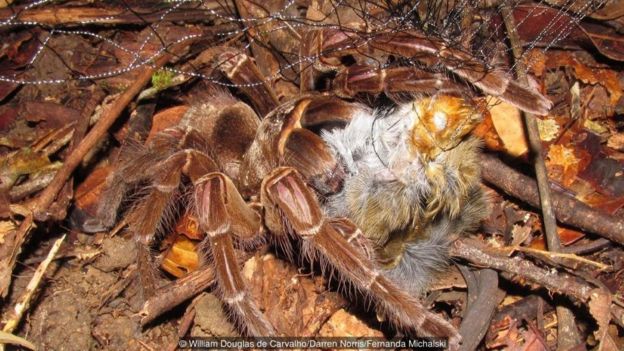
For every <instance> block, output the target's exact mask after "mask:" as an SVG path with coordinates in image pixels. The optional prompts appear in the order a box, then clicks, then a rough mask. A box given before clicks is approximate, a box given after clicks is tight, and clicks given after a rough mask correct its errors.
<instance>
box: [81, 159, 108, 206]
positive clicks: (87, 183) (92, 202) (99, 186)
mask: <svg viewBox="0 0 624 351" xmlns="http://www.w3.org/2000/svg"><path fill="white" fill-rule="evenodd" d="M111 171H112V166H104V167H99V168H96V169H95V170H94V171H93V172H91V173H90V174H89V176H88V177H87V178H86V179H85V180H84V181H83V182H82V183H80V185H79V186H78V188H77V189H76V196H75V204H76V207H78V208H80V209H81V210H82V211H84V212H86V213H88V214H90V215H92V216H94V215H95V212H96V210H97V206H98V204H99V201H100V199H101V195H102V191H104V189H105V187H106V178H107V177H108V175H109V174H110V173H111Z"/></svg>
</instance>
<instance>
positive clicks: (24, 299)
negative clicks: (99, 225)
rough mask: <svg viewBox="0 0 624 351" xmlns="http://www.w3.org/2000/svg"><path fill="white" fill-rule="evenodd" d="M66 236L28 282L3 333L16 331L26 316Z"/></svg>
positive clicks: (57, 243)
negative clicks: (31, 301) (32, 299)
mask: <svg viewBox="0 0 624 351" xmlns="http://www.w3.org/2000/svg"><path fill="white" fill-rule="evenodd" d="M65 236H66V235H63V236H62V237H61V238H60V239H58V240H56V241H55V242H54V244H53V245H52V248H51V249H50V252H48V256H47V257H46V258H45V260H43V261H42V262H41V263H40V264H39V267H37V270H35V274H34V275H33V277H32V278H31V279H30V282H28V285H27V286H26V291H25V292H24V294H23V295H22V296H21V297H20V299H19V300H18V302H17V303H16V304H15V307H14V308H13V311H12V312H13V313H12V315H11V317H10V318H9V320H8V321H6V323H5V325H4V328H2V331H4V332H7V333H12V332H13V330H15V328H16V327H17V325H18V324H19V322H20V320H21V319H22V316H23V315H24V312H26V310H28V306H29V305H30V300H31V298H32V297H33V295H34V293H35V291H36V290H37V287H38V286H39V283H40V282H41V278H43V275H44V273H45V272H46V270H47V269H48V266H49V265H50V263H51V262H52V260H53V259H54V256H55V255H56V253H57V252H58V250H59V248H60V247H61V244H62V243H63V240H65Z"/></svg>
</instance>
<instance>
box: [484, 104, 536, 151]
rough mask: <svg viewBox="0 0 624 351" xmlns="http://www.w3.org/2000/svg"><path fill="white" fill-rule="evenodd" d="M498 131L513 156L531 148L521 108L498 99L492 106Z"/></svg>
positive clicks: (491, 112)
mask: <svg viewBox="0 0 624 351" xmlns="http://www.w3.org/2000/svg"><path fill="white" fill-rule="evenodd" d="M490 114H491V115H492V122H493V124H494V128H495V129H496V133H498V136H499V137H500V139H501V140H502V141H503V145H504V146H505V149H506V150H507V152H508V153H509V154H510V155H512V156H521V155H523V154H525V153H526V152H527V151H528V150H529V146H528V145H527V142H526V137H525V135H524V124H523V122H522V117H521V115H520V110H518V108H516V107H515V106H513V105H511V104H508V103H506V102H504V101H497V102H496V103H494V106H492V107H491V108H490Z"/></svg>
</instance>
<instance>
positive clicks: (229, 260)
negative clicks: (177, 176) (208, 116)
mask: <svg viewBox="0 0 624 351" xmlns="http://www.w3.org/2000/svg"><path fill="white" fill-rule="evenodd" d="M195 204H196V212H197V216H198V220H199V224H200V229H201V230H202V231H204V232H205V233H206V239H205V242H204V243H203V245H204V246H205V247H207V249H208V250H209V254H210V256H211V257H212V261H213V264H214V266H215V271H216V277H217V282H218V287H219V290H220V292H221V295H222V299H223V301H224V302H225V303H226V304H227V306H228V307H229V308H230V310H231V311H232V312H233V313H234V314H235V316H236V317H237V318H238V322H239V324H240V325H241V326H243V327H244V328H245V329H246V330H247V333H248V334H249V335H251V336H274V335H277V332H276V331H275V328H274V327H273V326H272V325H271V323H270V322H269V321H268V320H267V319H266V318H265V317H264V315H263V314H262V312H261V311H260V309H259V308H258V306H257V305H256V303H255V302H254V300H253V298H252V297H251V296H250V294H249V292H248V291H247V288H246V287H245V282H244V280H243V277H242V275H241V269H240V266H239V264H238V260H237V259H236V254H235V252H234V241H233V237H241V238H245V239H249V238H251V237H253V236H258V235H260V233H261V231H262V230H261V228H262V225H261V221H260V217H259V215H258V214H257V213H256V212H255V211H253V210H252V209H251V208H250V207H248V206H247V204H246V203H245V202H244V200H243V199H242V197H241V195H240V193H239V192H238V190H236V187H235V185H234V183H232V181H231V180H230V179H229V178H228V177H227V176H226V175H225V174H223V173H210V174H207V175H206V176H204V177H202V178H201V179H199V180H198V181H197V182H196V183H195Z"/></svg>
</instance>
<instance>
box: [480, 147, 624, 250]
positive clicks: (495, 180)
mask: <svg viewBox="0 0 624 351" xmlns="http://www.w3.org/2000/svg"><path fill="white" fill-rule="evenodd" d="M481 165H482V176H483V179H484V180H485V181H486V182H488V183H490V184H492V185H494V186H495V187H497V188H499V189H501V190H503V191H504V192H505V193H507V194H509V195H511V196H513V197H515V198H517V199H520V200H522V201H525V202H526V203H528V204H529V205H531V206H535V207H538V206H539V195H538V192H537V185H536V184H535V180H534V179H532V178H529V177H527V176H525V175H523V174H520V173H519V172H517V171H516V170H514V169H513V168H511V167H509V166H507V165H506V164H505V163H504V162H502V161H500V160H498V159H497V158H496V157H494V156H492V155H487V154H483V155H482V156H481ZM552 190H553V198H554V201H553V205H554V210H555V213H556V214H557V219H558V220H559V221H560V222H561V223H564V224H568V225H571V226H573V227H576V228H580V229H582V230H585V231H588V232H591V233H595V234H598V235H600V236H602V237H604V238H607V239H609V240H611V241H614V242H616V243H618V244H620V245H624V219H622V218H616V217H614V216H611V215H609V214H608V213H605V212H603V211H601V210H596V209H593V208H591V207H589V206H587V205H586V204H584V203H582V202H581V201H579V200H577V199H575V198H573V197H570V196H568V195H566V194H564V193H561V192H559V191H557V190H555V189H552Z"/></svg>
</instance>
